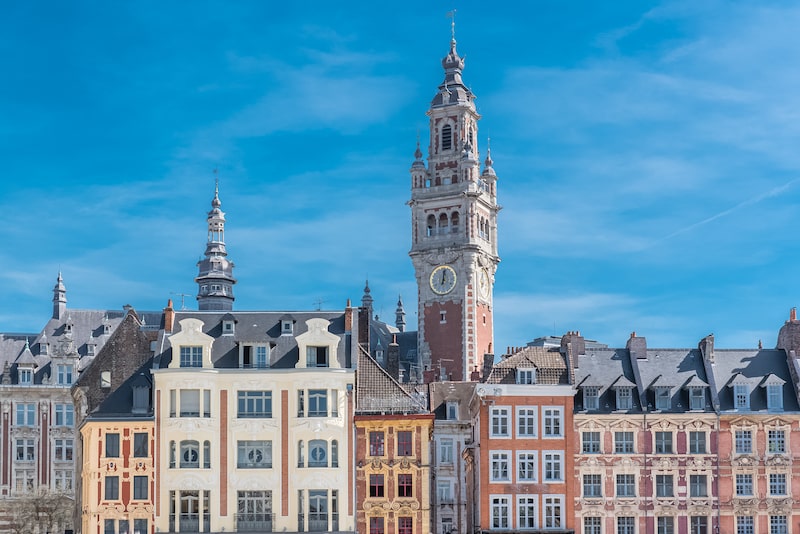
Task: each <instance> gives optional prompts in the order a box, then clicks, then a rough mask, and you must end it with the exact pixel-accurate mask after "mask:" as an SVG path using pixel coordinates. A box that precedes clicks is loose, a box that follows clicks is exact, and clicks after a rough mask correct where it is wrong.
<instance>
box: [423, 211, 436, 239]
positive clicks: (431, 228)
mask: <svg viewBox="0 0 800 534" xmlns="http://www.w3.org/2000/svg"><path fill="white" fill-rule="evenodd" d="M435 233H436V217H434V216H433V215H428V224H427V228H426V234H425V235H427V236H428V237H431V236H433V235H434V234H435Z"/></svg>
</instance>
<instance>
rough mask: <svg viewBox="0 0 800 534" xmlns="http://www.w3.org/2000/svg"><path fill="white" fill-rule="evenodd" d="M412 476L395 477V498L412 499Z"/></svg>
mask: <svg viewBox="0 0 800 534" xmlns="http://www.w3.org/2000/svg"><path fill="white" fill-rule="evenodd" d="M412 480H413V475H411V474H407V473H402V474H399V475H397V496H398V497H413V496H414V491H413V490H414V488H413V483H412Z"/></svg>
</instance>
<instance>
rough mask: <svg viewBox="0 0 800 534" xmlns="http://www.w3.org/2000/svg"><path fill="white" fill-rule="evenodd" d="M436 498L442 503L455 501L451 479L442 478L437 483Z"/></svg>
mask: <svg viewBox="0 0 800 534" xmlns="http://www.w3.org/2000/svg"><path fill="white" fill-rule="evenodd" d="M436 499H437V500H438V502H439V503H442V504H445V503H452V502H453V486H452V484H451V483H450V481H449V480H440V481H438V482H437V483H436Z"/></svg>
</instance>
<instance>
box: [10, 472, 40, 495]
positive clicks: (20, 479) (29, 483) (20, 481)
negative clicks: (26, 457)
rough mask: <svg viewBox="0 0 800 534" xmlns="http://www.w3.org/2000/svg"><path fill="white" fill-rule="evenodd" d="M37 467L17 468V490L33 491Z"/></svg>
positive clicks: (15, 474)
mask: <svg viewBox="0 0 800 534" xmlns="http://www.w3.org/2000/svg"><path fill="white" fill-rule="evenodd" d="M35 472H36V471H35V469H15V470H14V487H15V488H16V490H17V491H20V492H21V491H33V480H34V476H35Z"/></svg>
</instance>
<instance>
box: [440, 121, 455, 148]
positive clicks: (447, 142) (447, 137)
mask: <svg viewBox="0 0 800 534" xmlns="http://www.w3.org/2000/svg"><path fill="white" fill-rule="evenodd" d="M451 148H453V129H452V128H451V127H450V125H449V124H445V125H444V126H442V150H450V149H451Z"/></svg>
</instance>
